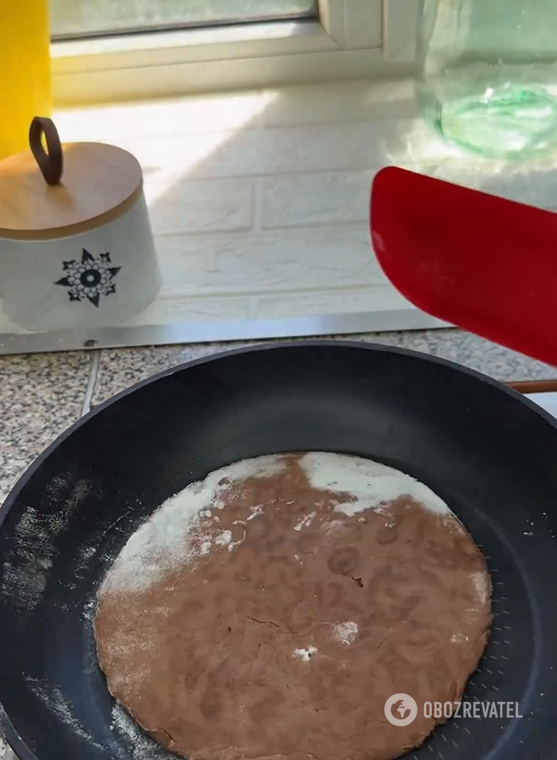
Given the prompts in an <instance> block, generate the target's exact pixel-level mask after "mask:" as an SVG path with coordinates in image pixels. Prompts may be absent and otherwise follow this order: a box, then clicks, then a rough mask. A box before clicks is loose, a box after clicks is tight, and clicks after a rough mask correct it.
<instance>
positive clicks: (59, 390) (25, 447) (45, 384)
mask: <svg viewBox="0 0 557 760" xmlns="http://www.w3.org/2000/svg"><path fill="white" fill-rule="evenodd" d="M349 339H350V340H365V341H370V342H376V343H382V344H385V345H390V346H401V347H404V348H410V349H413V350H416V351H423V352H425V353H427V354H432V355H434V356H441V357H444V358H446V359H451V360H453V361H456V362H459V363H461V364H464V365H467V366H469V367H472V368H474V369H477V370H479V371H481V372H485V373H486V374H488V375H491V376H493V377H495V378H497V379H498V380H502V381H504V382H510V381H521V380H549V379H557V368H554V367H549V366H547V365H545V364H541V363H539V362H535V361H532V360H530V359H527V358H525V357H523V356H521V355H519V354H516V353H513V352H512V351H508V350H507V349H504V348H501V347H499V346H496V345H494V344H493V343H488V342H487V341H484V340H481V339H480V338H476V337H475V336H473V335H469V334H467V333H464V332H461V331H460V330H452V329H450V330H425V331H418V332H400V333H380V334H370V335H360V336H349ZM240 345H242V344H212V345H202V346H171V347H161V348H144V349H125V350H106V351H95V352H74V353H60V354H34V355H31V356H13V357H1V358H0V378H1V383H2V391H1V395H0V420H1V422H0V499H3V498H4V497H5V496H6V495H7V493H8V491H9V490H10V488H11V487H12V485H13V484H14V483H15V481H16V480H17V478H18V477H19V476H20V475H21V474H22V473H23V471H24V470H25V469H26V467H27V466H28V465H29V464H30V463H31V462H32V461H33V459H34V458H35V457H36V456H37V455H38V454H39V453H40V452H41V451H42V450H43V449H44V448H45V447H46V446H47V445H48V444H49V443H51V442H52V441H53V440H54V439H55V438H56V436H57V435H59V434H60V433H61V432H62V431H63V430H65V429H66V428H67V427H68V426H70V425H71V424H72V423H74V422H75V421H76V420H77V419H78V418H79V417H80V416H81V415H82V414H85V413H86V412H88V411H89V410H90V409H91V408H92V407H93V406H95V405H96V404H99V403H100V402H101V401H104V400H106V399H108V398H110V397H111V396H113V395H114V394H115V393H118V392H120V391H122V390H124V389H125V388H128V387H129V386H131V385H133V384H134V383H136V382H138V381H139V380H142V379H144V378H146V377H149V376H150V375H153V374H156V373H157V372H161V371H163V370H165V369H167V368H168V367H172V366H175V365H178V364H181V363H183V362H186V361H188V360H190V359H194V358H197V357H200V356H206V355H208V354H211V353H216V352H219V351H223V350H226V349H229V348H236V347H239V346H240Z"/></svg>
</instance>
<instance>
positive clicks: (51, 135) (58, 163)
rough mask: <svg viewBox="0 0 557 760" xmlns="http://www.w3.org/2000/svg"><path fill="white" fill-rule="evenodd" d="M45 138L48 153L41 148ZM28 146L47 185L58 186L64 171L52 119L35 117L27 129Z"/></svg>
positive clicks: (60, 144) (57, 137)
mask: <svg viewBox="0 0 557 760" xmlns="http://www.w3.org/2000/svg"><path fill="white" fill-rule="evenodd" d="M43 135H44V136H45V139H46V147H47V148H48V153H47V152H46V151H45V149H44V148H43V142H42V137H43ZM29 145H30V147H31V152H32V153H33V155H34V156H35V160H36V162H37V164H38V165H39V169H40V170H41V172H42V175H43V177H44V178H45V180H46V182H47V183H48V184H49V185H59V184H60V180H61V179H62V172H63V170H64V158H63V154H62V143H61V142H60V137H59V136H58V130H57V129H56V127H55V125H54V122H53V121H52V119H47V118H46V117H44V116H35V118H34V119H33V121H32V122H31V126H30V127H29Z"/></svg>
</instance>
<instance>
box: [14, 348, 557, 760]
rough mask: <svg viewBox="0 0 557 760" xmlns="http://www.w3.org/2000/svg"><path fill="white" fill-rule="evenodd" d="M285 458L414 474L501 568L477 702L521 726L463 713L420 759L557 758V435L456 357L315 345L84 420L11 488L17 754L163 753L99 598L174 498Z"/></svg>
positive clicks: (181, 371)
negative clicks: (247, 464) (126, 718)
mask: <svg viewBox="0 0 557 760" xmlns="http://www.w3.org/2000/svg"><path fill="white" fill-rule="evenodd" d="M291 450H320V451H333V452H345V453H351V454H358V455H362V456H368V457H372V458H374V459H378V460H380V461H382V462H385V463H387V464H389V465H392V466H394V467H397V468H399V469H401V470H404V471H406V472H408V473H410V474H412V475H414V476H415V477H417V478H419V479H420V480H422V481H424V482H425V483H426V484H428V485H429V486H430V487H431V488H433V489H434V490H435V491H436V492H437V493H438V494H440V496H441V497H443V498H444V499H446V501H447V502H448V503H449V505H450V506H451V508H452V509H453V510H454V512H455V513H456V514H457V515H458V516H459V517H460V518H461V520H462V521H463V523H464V524H465V525H466V527H467V528H468V530H469V531H470V532H471V534H472V535H473V537H474V538H475V540H476V541H477V543H478V544H479V545H480V546H481V547H482V549H483V551H484V553H485V555H486V556H487V558H488V564H489V569H490V571H491V574H492V579H493V584H494V586H493V589H494V593H493V609H494V613H495V621H494V628H493V634H492V636H491V640H490V642H489V645H488V648H487V652H486V655H485V657H484V659H483V661H482V663H481V666H480V669H479V671H478V673H477V674H476V675H474V676H473V678H472V680H471V683H470V686H469V688H468V692H467V698H468V699H470V700H473V701H474V700H482V701H496V702H517V703H518V704H519V708H518V710H519V713H520V714H521V715H523V716H524V717H522V718H510V719H507V718H505V719H503V720H500V719H499V720H497V719H495V718H486V719H482V720H477V719H476V720H474V719H461V720H452V721H450V722H449V723H448V724H446V725H445V726H443V727H441V728H439V729H438V730H437V731H436V733H435V734H434V736H433V737H432V738H430V740H429V741H428V742H427V744H426V745H425V746H424V747H423V748H421V749H420V750H418V751H416V752H413V753H411V754H410V757H411V758H418V759H419V760H430V758H431V759H432V758H441V760H487V759H488V758H490V760H528V759H532V760H534V759H535V760H542V758H543V759H549V758H557V614H556V612H557V538H556V536H557V509H556V503H557V427H556V425H555V424H554V422H553V421H552V420H551V418H550V417H549V416H547V415H546V414H545V413H543V412H541V411H539V410H538V409H537V408H536V407H534V405H533V404H531V403H529V402H528V401H525V400H523V399H521V398H520V397H519V396H518V394H516V393H514V392H512V391H509V390H507V389H505V388H503V387H502V386H501V385H499V384H498V383H496V382H494V381H492V380H489V379H487V378H485V377H483V376H481V375H478V374H477V373H474V372H471V371H469V370H465V369H462V368H460V367H458V366H456V365H453V364H450V363H448V362H445V361H441V360H438V359H432V358H428V357H425V356H422V355H419V354H414V353H409V352H405V351H402V350H397V349H390V348H383V347H379V346H371V345H365V344H361V343H357V344H354V343H345V342H343V343H334V342H319V343H301V344H297V345H282V346H274V347H269V346H265V347H263V346H258V347H256V348H252V349H248V350H240V351H235V352H231V353H229V354H224V355H220V356H218V357H216V358H215V357H214V358H210V359H204V360H201V361H197V362H193V363H191V364H189V365H186V366H184V367H182V368H178V369H176V370H173V371H171V372H167V373H165V374H164V375H162V376H159V377H158V378H155V379H152V380H149V381H146V382H144V383H142V384H140V385H139V386H136V388H135V389H134V390H132V391H128V392H126V393H124V394H121V395H120V396H119V397H117V398H116V399H115V400H112V401H110V402H108V403H107V404H105V405H104V406H102V407H101V408H100V409H98V410H96V411H95V412H93V413H92V414H90V415H89V416H88V417H87V418H86V419H84V420H83V421H81V422H80V423H78V424H77V425H76V426H74V427H73V429H72V430H71V431H69V432H68V433H67V434H65V435H64V436H62V437H61V438H60V439H59V440H58V441H57V442H56V443H55V444H54V445H53V446H51V447H50V449H49V450H48V451H47V452H46V453H45V454H43V455H42V456H41V457H40V458H39V460H38V461H37V462H36V464H35V465H34V466H33V467H31V469H30V470H29V471H28V472H27V473H26V474H25V475H24V477H23V478H22V480H21V481H20V483H19V484H18V486H17V487H16V488H15V490H14V491H13V492H12V493H11V495H10V496H9V498H8V500H7V501H6V503H5V505H4V507H3V509H2V511H1V513H0V520H1V521H2V524H1V527H0V558H1V570H0V701H1V703H2V709H1V710H0V721H1V723H2V727H3V730H4V731H5V733H6V736H7V738H8V740H9V741H10V743H11V744H12V745H13V747H14V749H15V750H16V752H17V753H18V754H19V756H20V757H21V758H22V760H34V759H35V758H38V759H39V760H60V759H61V758H63V759H64V760H66V759H67V760H101V759H102V760H108V759H109V758H110V760H114V759H120V760H151V758H163V757H168V755H167V754H166V753H165V752H164V751H163V750H162V749H161V748H159V747H158V746H157V745H155V744H153V743H151V742H150V741H149V740H147V739H143V738H142V737H141V734H140V732H139V731H136V732H135V733H134V730H133V729H131V730H130V729H129V728H128V729H124V730H122V726H121V720H119V719H118V720H116V723H114V715H113V704H112V700H111V698H110V696H109V694H108V691H107V688H106V685H105V681H104V679H103V676H102V674H101V673H100V671H99V669H98V667H97V665H96V657H95V649H94V642H93V635H92V626H91V621H92V616H93V613H94V598H95V592H96V589H97V587H98V585H99V582H100V581H101V579H102V577H103V574H104V573H105V571H106V570H107V568H108V567H109V565H110V564H111V562H112V560H113V559H114V557H115V556H116V554H117V552H118V551H119V550H120V548H121V547H122V545H123V544H124V543H125V541H126V540H127V538H128V536H129V535H130V534H131V533H132V531H133V530H134V529H135V528H136V527H137V526H138V525H139V523H140V522H141V521H142V520H144V519H145V518H146V517H147V516H148V515H149V514H150V513H151V512H152V511H153V510H154V509H155V508H156V507H157V506H158V505H159V504H160V503H161V502H163V501H164V500H165V499H166V498H167V497H169V496H170V495H171V494H173V493H175V492H176V491H178V490H180V489H182V488H184V487H185V486H186V485H187V484H188V483H189V482H191V481H192V480H196V479H199V478H203V477H204V476H205V475H207V473H209V472H210V471H211V470H214V469H216V468H219V467H222V466H224V465H226V464H229V463H231V462H234V461H237V460H239V459H242V458H245V457H254V456H258V455H261V454H269V453H273V452H281V451H291ZM432 622H434V621H432ZM369 688H370V691H371V690H373V681H372V680H371V681H370V684H369ZM215 731H218V726H215ZM339 760H342V759H339Z"/></svg>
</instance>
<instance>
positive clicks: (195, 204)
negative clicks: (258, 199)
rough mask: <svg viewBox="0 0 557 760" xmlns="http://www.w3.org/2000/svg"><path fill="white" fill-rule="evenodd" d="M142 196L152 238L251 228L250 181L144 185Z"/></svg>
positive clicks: (251, 191) (251, 200)
mask: <svg viewBox="0 0 557 760" xmlns="http://www.w3.org/2000/svg"><path fill="white" fill-rule="evenodd" d="M145 194H146V197H147V202H148V204H149V210H150V215H151V224H152V226H153V231H154V233H155V235H175V234H177V233H196V232H216V231H220V230H222V231H224V230H244V229H249V228H251V226H252V202H253V181H252V180H224V181H223V180H217V181H207V182H183V181H180V180H178V181H177V182H172V181H166V182H164V183H163V182H159V183H157V182H147V183H146V186H145Z"/></svg>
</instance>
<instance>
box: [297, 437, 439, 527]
mask: <svg viewBox="0 0 557 760" xmlns="http://www.w3.org/2000/svg"><path fill="white" fill-rule="evenodd" d="M300 465H301V467H302V468H303V470H304V472H305V474H306V476H307V478H308V480H309V482H310V484H311V486H312V487H313V488H317V489H319V490H321V491H337V492H340V493H346V494H348V495H349V496H350V497H351V501H349V502H347V503H345V504H338V505H337V506H336V508H335V511H337V512H343V513H344V514H345V515H349V516H351V515H356V514H358V512H363V511H364V510H366V509H373V510H375V511H376V512H386V511H388V505H389V504H390V503H391V502H393V501H395V500H396V499H398V498H400V497H401V496H407V497H409V498H411V499H413V500H414V501H415V502H417V503H418V504H421V505H422V506H423V507H425V508H426V509H428V510H429V511H430V512H435V513H436V514H439V515H451V514H452V513H451V511H450V509H449V507H448V506H447V505H446V504H445V502H444V501H443V500H442V499H440V498H439V496H437V495H436V494H435V493H433V491H432V490H431V489H430V488H428V487H427V486H425V485H424V484H423V483H419V482H418V481H417V480H415V479H414V478H412V477H410V475H405V474H404V473H403V472H399V471H398V470H394V469H393V468H392V467H387V466H386V465H384V464H379V463H378V462H373V461H372V460H371V459H362V458H360V457H348V456H340V455H338V454H328V453H313V452H312V453H309V454H305V455H304V456H303V457H302V459H301V460H300Z"/></svg>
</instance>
